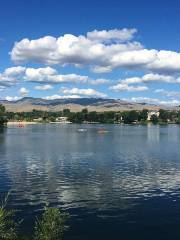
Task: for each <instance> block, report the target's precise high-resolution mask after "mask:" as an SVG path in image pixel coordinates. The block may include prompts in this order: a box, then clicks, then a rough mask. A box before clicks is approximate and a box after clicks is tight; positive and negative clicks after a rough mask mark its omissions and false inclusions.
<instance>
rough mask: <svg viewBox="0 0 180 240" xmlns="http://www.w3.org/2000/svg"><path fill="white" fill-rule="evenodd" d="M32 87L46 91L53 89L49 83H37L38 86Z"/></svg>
mask: <svg viewBox="0 0 180 240" xmlns="http://www.w3.org/2000/svg"><path fill="white" fill-rule="evenodd" d="M34 89H35V90H40V91H47V90H51V89H53V86H51V85H50V84H46V85H39V86H35V87H34Z"/></svg>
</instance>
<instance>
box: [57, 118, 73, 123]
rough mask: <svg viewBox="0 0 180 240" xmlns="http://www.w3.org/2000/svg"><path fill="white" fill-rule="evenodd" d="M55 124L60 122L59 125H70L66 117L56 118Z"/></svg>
mask: <svg viewBox="0 0 180 240" xmlns="http://www.w3.org/2000/svg"><path fill="white" fill-rule="evenodd" d="M56 122H60V123H70V122H69V121H68V117H57V118H56Z"/></svg>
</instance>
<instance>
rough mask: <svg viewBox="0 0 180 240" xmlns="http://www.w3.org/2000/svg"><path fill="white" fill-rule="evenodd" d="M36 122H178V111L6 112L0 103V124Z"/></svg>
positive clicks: (179, 121)
mask: <svg viewBox="0 0 180 240" xmlns="http://www.w3.org/2000/svg"><path fill="white" fill-rule="evenodd" d="M38 123H78V124H148V123H153V124H180V111H175V110H173V111H170V110H164V109H160V110H156V111H153V110H152V111H149V110H147V109H143V110H142V111H136V110H129V111H123V112H120V111H119V112H114V111H106V112H96V111H93V112H88V110H87V109H83V110H82V111H81V112H71V111H70V110H69V109H64V110H63V111H60V112H46V111H39V110H33V111H32V112H6V109H5V107H4V106H3V105H0V126H2V125H6V124H7V125H29V124H38Z"/></svg>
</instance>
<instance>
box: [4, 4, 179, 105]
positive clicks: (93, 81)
mask: <svg viewBox="0 0 180 240" xmlns="http://www.w3.org/2000/svg"><path fill="white" fill-rule="evenodd" d="M0 4H1V5H0V9H1V14H0V98H1V99H8V100H13V99H19V98H21V97H24V96H31V97H43V98H47V99H54V98H64V97H72V98H73V97H109V98H119V99H127V100H128V101H129V100H130V101H137V102H150V103H162V104H170V105H180V44H179V42H180V16H179V12H178V10H179V9H180V3H179V1H176V0H175V1H170V0H168V1H167V0H159V1H154V0H152V1H149V2H147V1H140V0H139V1H133V0H131V1H118V0H111V1H110V0H99V1H97V0H96V1H95V0H91V1H83V0H76V1H73V0H71V1H70V0H69V1H68V0H66V1H65V0H61V1H58V0H51V1H50V0H49V1H47V0H41V1H40V0H31V1H24V0H2V1H1V3H0Z"/></svg>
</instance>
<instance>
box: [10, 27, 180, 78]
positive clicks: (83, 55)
mask: <svg viewBox="0 0 180 240" xmlns="http://www.w3.org/2000/svg"><path fill="white" fill-rule="evenodd" d="M136 31H137V30H136V29H111V30H100V31H98V30H94V31H91V32H88V33H87V34H86V35H80V36H75V35H72V34H65V35H63V36H60V37H58V38H55V37H53V36H45V37H42V38H39V39H34V40H30V39H28V38H25V39H22V40H21V41H19V42H16V43H15V45H14V47H13V49H12V51H11V53H10V55H11V59H12V60H13V61H15V62H17V63H25V62H38V63H44V64H50V65H53V64H58V65H61V66H66V65H69V64H70V65H74V66H75V67H82V66H89V67H90V69H91V70H92V71H94V72H110V71H112V70H113V69H115V68H125V69H129V70H131V69H137V70H150V71H153V72H157V73H161V74H162V73H163V74H164V73H165V74H167V73H168V74H169V73H171V74H172V73H180V53H179V52H175V51H170V50H164V49H162V50H156V49H147V48H145V47H143V46H142V44H141V43H139V42H136V41H134V40H133V38H134V34H135V33H136Z"/></svg>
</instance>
